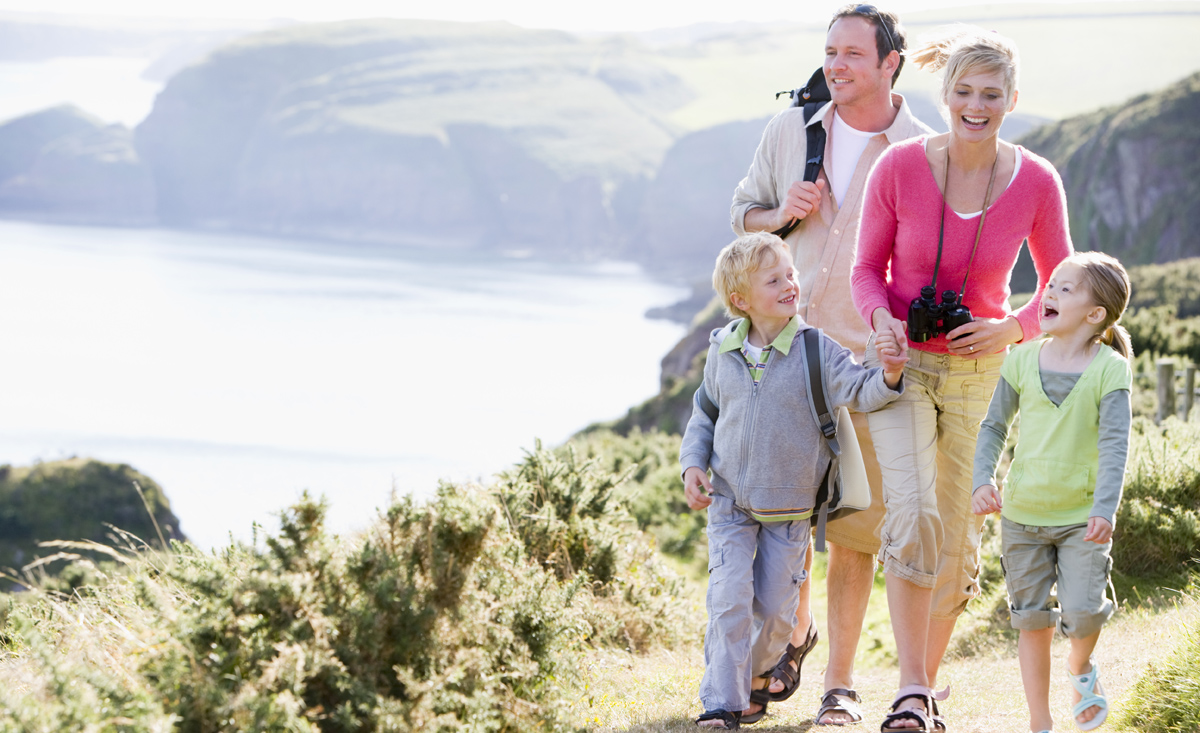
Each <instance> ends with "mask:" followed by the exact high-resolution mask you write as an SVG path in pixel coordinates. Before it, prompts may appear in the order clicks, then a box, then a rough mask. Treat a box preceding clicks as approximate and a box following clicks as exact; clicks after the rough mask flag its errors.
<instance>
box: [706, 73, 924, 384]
mask: <svg viewBox="0 0 1200 733" xmlns="http://www.w3.org/2000/svg"><path fill="white" fill-rule="evenodd" d="M892 103H893V104H894V105H898V106H899V112H898V113H897V115H896V119H895V121H894V122H893V123H892V126H891V127H889V128H888V129H886V130H884V131H883V132H881V133H879V134H878V135H876V136H875V137H873V138H871V141H870V142H869V143H868V144H867V147H866V149H865V150H863V154H862V157H861V158H859V159H858V167H857V168H855V169H854V177H853V178H852V179H850V186H849V188H848V189H847V192H846V200H845V201H841V202H835V201H834V200H833V195H832V194H831V193H829V191H830V189H829V186H828V180H826V187H825V191H826V193H825V194H824V195H822V196H821V205H820V208H819V209H818V210H817V211H815V212H813V213H811V214H809V215H808V216H807V217H806V218H805V219H804V220H802V221H801V222H800V223H799V224H798V225H797V226H796V228H795V229H793V230H792V231H791V233H790V234H788V236H787V243H788V246H789V247H791V249H792V253H793V256H794V258H795V265H796V277H797V280H798V281H799V285H800V317H801V318H803V319H804V321H805V322H806V323H808V324H809V325H811V326H816V327H818V328H821V329H823V330H824V331H825V333H827V334H829V336H830V337H831V338H833V339H834V340H835V341H837V342H838V343H839V344H841V345H842V346H845V347H846V348H848V349H850V350H851V351H852V352H854V357H855V358H856V359H857V360H858V361H859V362H860V363H861V362H862V359H863V353H864V352H865V351H866V347H867V339H868V338H869V337H870V335H871V328H870V326H869V325H868V324H866V323H864V322H863V319H862V317H861V316H859V314H858V311H857V310H856V309H855V308H854V303H853V302H852V301H851V299H850V269H851V267H853V265H854V254H855V240H856V238H857V236H858V220H859V217H860V216H861V214H862V201H863V189H864V188H865V187H866V183H867V174H868V173H870V171H871V168H872V166H874V165H875V160H876V159H877V158H879V156H880V155H881V154H882V153H883V151H884V150H885V149H886V148H887V146H888V145H891V144H892V143H896V142H900V141H901V140H907V139H908V138H910V137H916V136H917V135H924V134H928V133H931V132H933V130H931V129H930V128H929V127H928V126H927V125H926V124H925V123H923V122H921V121H920V120H918V119H917V118H916V117H913V114H912V112H911V111H910V110H909V109H908V103H907V102H905V101H904V97H902V96H900V95H899V94H892ZM833 107H834V105H833V104H832V103H831V104H827V105H825V106H824V107H822V108H821V109H820V110H819V111H818V112H817V113H816V114H815V115H813V118H812V119H811V120H809V121H808V124H810V125H817V124H824V120H825V119H826V118H827V117H829V115H831V114H833V112H832V110H833ZM830 119H832V118H830ZM804 128H805V124H804V111H803V109H801V108H800V107H789V108H787V109H785V110H784V111H782V112H780V113H779V114H777V115H775V117H774V118H773V119H772V120H771V121H770V122H769V123H767V129H766V130H765V131H764V132H763V137H762V141H761V142H760V143H759V144H758V151H757V152H756V153H755V154H754V161H753V162H751V164H750V172H749V173H747V174H746V177H745V178H744V179H742V182H741V183H739V184H738V187H737V190H736V191H734V194H733V206H732V208H731V209H730V212H729V213H730V219H731V223H732V224H733V231H734V233H735V234H736V235H737V236H739V237H740V236H742V235H744V234H746V229H745V226H744V225H745V220H746V212H747V211H749V210H750V209H752V208H762V209H774V208H776V207H778V206H779V204H780V202H781V201H783V199H784V197H785V196H787V190H788V188H790V187H791V185H792V183H793V182H794V181H802V180H804V162H805V160H807V158H808V151H807V147H808V146H807V137H806V134H805V129H804ZM828 145H829V140H828V138H827V139H826V147H827V149H828ZM820 177H821V178H825V171H824V170H822V171H821V175H820Z"/></svg>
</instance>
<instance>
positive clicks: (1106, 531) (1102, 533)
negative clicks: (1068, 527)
mask: <svg viewBox="0 0 1200 733" xmlns="http://www.w3.org/2000/svg"><path fill="white" fill-rule="evenodd" d="M1112 533H1113V526H1112V525H1111V524H1109V523H1108V520H1107V519H1104V518H1103V517H1088V528H1087V534H1085V535H1084V536H1083V540H1084V541H1085V542H1095V543H1096V544H1098V545H1103V544H1104V543H1105V542H1108V541H1109V540H1111V539H1112Z"/></svg>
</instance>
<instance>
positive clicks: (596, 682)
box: [572, 583, 1200, 733]
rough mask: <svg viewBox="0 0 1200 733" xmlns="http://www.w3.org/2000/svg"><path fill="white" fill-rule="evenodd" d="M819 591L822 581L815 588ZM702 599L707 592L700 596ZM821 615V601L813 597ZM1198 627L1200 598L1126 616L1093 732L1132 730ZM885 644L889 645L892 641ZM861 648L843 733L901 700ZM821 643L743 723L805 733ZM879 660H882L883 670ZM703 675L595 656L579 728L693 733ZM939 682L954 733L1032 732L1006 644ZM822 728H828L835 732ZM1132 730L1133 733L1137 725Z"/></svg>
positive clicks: (1065, 710) (662, 656)
mask: <svg viewBox="0 0 1200 733" xmlns="http://www.w3.org/2000/svg"><path fill="white" fill-rule="evenodd" d="M821 585H822V584H821V583H818V584H817V586H816V588H819V587H820V586H821ZM701 592H702V591H701ZM882 595H883V594H882V593H875V594H873V596H872V613H875V612H877V611H878V608H879V606H880V604H882V603H883V598H882ZM814 605H815V606H816V607H817V610H816V612H817V614H818V617H819V618H820V617H823V613H824V609H823V599H822V598H817V599H814ZM1198 623H1200V601H1197V599H1196V598H1195V597H1194V596H1192V597H1188V596H1180V597H1179V598H1178V600H1177V601H1175V602H1173V603H1159V604H1157V605H1154V604H1147V605H1145V606H1142V607H1141V608H1138V609H1134V610H1126V609H1121V610H1120V611H1119V612H1118V614H1117V615H1116V616H1114V618H1113V620H1112V622H1110V624H1109V625H1108V626H1107V627H1106V628H1105V630H1104V633H1103V634H1102V635H1101V640H1100V646H1099V648H1098V650H1097V653H1096V660H1097V662H1098V664H1099V665H1100V668H1101V684H1102V685H1104V686H1105V687H1106V689H1107V690H1108V693H1109V700H1110V704H1111V705H1112V711H1111V712H1110V714H1109V719H1108V721H1106V722H1105V724H1104V725H1102V726H1100V727H1099V728H1097V729H1096V730H1097V731H1100V733H1104V732H1105V731H1118V730H1128V729H1123V728H1120V727H1117V724H1116V720H1117V718H1118V712H1119V710H1120V709H1121V707H1122V706H1123V702H1124V698H1125V697H1126V695H1127V694H1128V692H1129V691H1130V690H1131V688H1132V686H1133V684H1134V682H1135V681H1136V679H1137V678H1138V676H1139V675H1140V674H1141V673H1142V672H1143V671H1144V670H1145V668H1146V666H1147V665H1148V664H1149V663H1151V662H1152V661H1154V660H1155V659H1160V658H1162V657H1163V656H1164V655H1166V654H1167V653H1168V652H1169V651H1170V650H1171V649H1172V648H1173V647H1174V646H1175V644H1176V643H1178V640H1179V639H1180V638H1181V637H1182V629H1184V628H1186V627H1187V626H1189V625H1191V626H1194V625H1196V624H1198ZM888 641H889V644H890V642H891V640H890V639H889V640H888ZM862 646H863V645H860V650H859V660H860V661H859V673H858V676H857V686H858V690H859V692H860V694H862V695H863V697H864V700H865V704H864V706H863V707H864V712H865V715H866V719H865V720H864V721H863V722H862V723H860V724H858V725H852V726H846V727H845V728H843V729H842V730H844V731H846V732H847V733H857V732H860V731H863V732H865V731H871V732H872V733H873V732H874V731H878V730H879V723H880V721H881V720H882V719H883V716H884V713H885V712H887V709H888V704H889V703H890V702H891V698H892V695H893V694H895V689H896V684H897V677H896V676H897V672H896V670H895V668H894V666H892V665H890V664H888V663H886V661H885V656H886V655H883V656H881V655H879V654H878V653H874V654H873V653H870V652H868V651H864V650H863V649H862V648H861V647H862ZM827 652H828V647H827V646H826V644H825V643H824V642H822V643H821V644H819V645H818V647H817V649H816V650H815V651H814V652H813V654H812V655H811V656H810V657H809V659H808V661H807V663H806V664H805V669H804V674H803V676H802V680H801V683H800V689H799V690H798V691H797V692H796V694H795V696H794V697H793V698H792V699H791V700H788V701H786V702H783V703H777V704H774V705H772V706H771V707H770V710H771V712H770V714H769V715H768V716H767V718H766V719H764V720H763V721H762V722H761V723H758V724H756V725H753V726H747V729H750V730H761V731H807V730H809V729H812V728H814V726H813V717H814V715H815V713H816V709H817V706H818V703H819V700H820V696H821V691H822V685H821V671H822V670H823V668H824V665H825V662H826V659H827ZM1066 652H1067V641H1066V640H1065V639H1061V638H1060V639H1056V640H1055V642H1054V650H1053V655H1054V669H1055V670H1057V671H1056V672H1055V674H1054V676H1053V678H1052V680H1051V685H1052V689H1051V705H1052V709H1053V710H1054V711H1055V724H1056V729H1057V730H1062V731H1073V730H1076V728H1075V726H1074V725H1073V723H1072V721H1071V716H1070V708H1071V701H1070V689H1071V688H1070V683H1069V682H1068V681H1067V678H1066V672H1065V668H1066ZM880 662H882V663H880ZM703 670H704V657H703V653H702V651H701V650H700V649H699V648H698V647H696V648H692V649H689V650H677V651H675V652H673V653H668V652H664V651H659V652H655V653H652V654H649V655H645V656H637V655H630V654H622V653H615V652H604V653H597V654H592V655H589V656H588V657H587V658H586V659H585V661H584V667H583V668H582V669H581V670H580V679H581V684H582V685H583V686H584V689H582V690H581V691H580V694H579V695H578V697H577V698H576V699H575V700H574V702H573V705H572V710H573V712H574V713H575V714H576V715H577V716H578V720H579V722H580V724H581V725H584V726H586V727H587V728H589V729H591V730H597V731H610V730H611V731H618V730H620V731H638V732H642V733H673V732H682V731H689V732H690V731H695V730H697V729H696V728H695V726H694V725H693V723H692V720H693V719H694V718H695V716H696V715H697V714H699V713H700V711H701V710H700V702H699V699H698V698H697V696H696V691H697V689H698V687H699V684H700V676H701V674H702V673H703ZM939 682H940V684H941V685H945V684H949V685H950V686H951V689H952V694H951V697H950V699H949V700H947V701H946V702H945V703H944V704H943V705H942V712H943V713H944V714H945V716H946V721H947V725H948V727H949V730H950V731H951V732H952V733H995V732H996V731H1014V732H1019V731H1025V730H1028V718H1027V711H1026V707H1025V698H1024V694H1023V692H1022V690H1021V677H1020V671H1019V668H1018V665H1017V659H1016V654H1015V649H1013V648H1012V645H1011V644H1007V643H1004V642H1000V643H998V644H996V645H995V646H993V648H992V650H991V651H989V652H985V653H981V654H979V655H977V656H974V657H971V658H962V659H949V660H947V661H946V663H945V664H944V665H943V674H942V679H941V680H940V681H939ZM818 730H824V731H830V730H834V729H831V728H820V729H818ZM1132 730H1137V729H1136V728H1133V729H1132Z"/></svg>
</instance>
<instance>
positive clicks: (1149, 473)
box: [1113, 418, 1200, 576]
mask: <svg viewBox="0 0 1200 733" xmlns="http://www.w3.org/2000/svg"><path fill="white" fill-rule="evenodd" d="M1129 456H1130V457H1129V463H1128V467H1127V469H1126V473H1125V494H1124V497H1123V498H1122V501H1121V507H1120V509H1119V510H1118V511H1117V523H1116V528H1115V531H1114V534H1113V569H1114V570H1115V571H1117V572H1120V573H1124V574H1126V575H1132V576H1161V575H1162V574H1164V573H1173V574H1182V573H1185V572H1188V571H1189V570H1190V571H1194V570H1196V565H1195V563H1196V559H1197V557H1198V556H1200V423H1196V422H1182V421H1180V420H1176V419H1175V418H1168V419H1167V420H1165V421H1164V422H1163V424H1162V425H1155V424H1154V423H1152V422H1151V421H1150V420H1147V419H1146V418H1137V419H1135V420H1134V423H1133V430H1132V435H1131V439H1130V451H1129Z"/></svg>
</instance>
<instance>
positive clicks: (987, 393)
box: [963, 382, 996, 435]
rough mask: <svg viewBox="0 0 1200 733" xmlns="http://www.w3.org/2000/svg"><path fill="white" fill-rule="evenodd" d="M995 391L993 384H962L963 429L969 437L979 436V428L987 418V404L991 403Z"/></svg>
mask: <svg viewBox="0 0 1200 733" xmlns="http://www.w3.org/2000/svg"><path fill="white" fill-rule="evenodd" d="M995 391H996V384H995V382H991V383H983V382H964V383H963V427H965V428H966V429H967V432H968V433H970V434H971V435H979V426H980V425H982V424H983V419H984V418H985V417H987V410H988V403H990V402H991V401H992V393H993V392H995Z"/></svg>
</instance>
